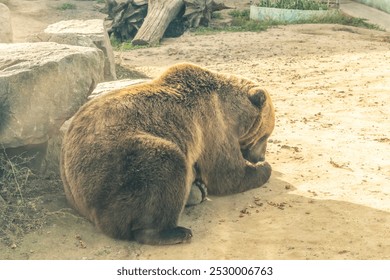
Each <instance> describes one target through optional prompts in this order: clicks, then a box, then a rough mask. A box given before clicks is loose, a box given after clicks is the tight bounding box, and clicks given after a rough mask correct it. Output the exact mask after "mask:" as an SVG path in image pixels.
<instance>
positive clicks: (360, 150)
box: [0, 0, 390, 259]
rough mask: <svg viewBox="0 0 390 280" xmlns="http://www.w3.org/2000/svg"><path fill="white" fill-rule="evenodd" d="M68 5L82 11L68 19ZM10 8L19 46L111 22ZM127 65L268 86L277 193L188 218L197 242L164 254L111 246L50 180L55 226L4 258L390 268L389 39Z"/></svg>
mask: <svg viewBox="0 0 390 280" xmlns="http://www.w3.org/2000/svg"><path fill="white" fill-rule="evenodd" d="M3 1H5V0H3ZM15 2H16V3H15ZM64 2H71V3H75V4H76V5H77V8H76V9H75V10H65V11H60V10H58V9H56V7H58V6H59V5H60V4H61V3H64ZM226 2H229V3H231V4H233V5H237V3H239V2H243V1H226ZM9 7H10V9H11V11H12V16H13V23H14V35H15V41H17V42H22V41H23V40H24V39H25V38H26V37H27V36H28V35H29V34H32V33H35V32H40V31H42V30H43V29H44V28H45V27H46V26H47V25H48V24H50V23H53V22H56V21H59V20H63V19H71V18H84V19H86V18H91V17H95V18H96V17H100V18H104V15H102V14H101V13H99V12H98V6H97V4H96V1H61V0H58V1H55V0H36V1H27V0H22V1H9ZM239 7H240V8H243V6H242V4H241V5H240V6H239ZM116 57H117V59H118V63H120V64H121V65H122V66H123V67H128V68H129V69H131V70H132V71H137V72H140V73H143V74H145V75H147V76H150V77H155V76H156V75H158V74H159V73H161V72H162V71H164V69H165V68H167V67H168V66H170V65H172V64H174V63H177V62H184V61H187V62H193V63H196V64H199V65H201V66H206V67H208V68H210V69H212V70H217V71H222V72H229V73H234V74H238V75H242V76H245V77H248V78H251V79H254V80H256V81H258V82H260V83H261V84H263V85H264V87H265V88H267V89H268V90H269V91H270V93H271V95H272V97H273V100H274V104H275V107H276V116H277V124H276V128H275V131H274V133H273V135H272V137H271V140H270V143H269V148H268V154H267V160H268V161H269V162H270V163H271V164H272V166H273V170H274V172H273V175H272V177H271V179H270V181H269V183H267V184H266V185H265V186H264V187H262V188H258V189H255V190H252V191H248V192H245V193H241V194H237V195H233V196H226V197H211V199H212V201H206V202H204V203H202V204H200V205H197V206H195V207H191V208H186V209H185V210H184V213H183V214H182V218H181V221H180V225H183V226H186V227H190V228H191V229H192V230H193V233H194V237H193V240H192V242H191V243H190V244H183V245H176V246H163V247H156V246H145V245H140V244H137V243H135V242H129V241H118V240H113V239H111V238H109V237H106V236H105V235H103V234H102V233H100V232H99V231H97V230H96V229H95V228H94V227H93V225H92V224H90V223H89V222H88V221H86V220H85V219H83V218H82V217H80V216H79V215H78V214H77V213H76V212H75V211H73V210H72V209H70V208H69V206H68V205H67V203H66V200H65V197H64V194H63V191H62V189H61V186H60V184H58V181H56V179H51V180H46V181H45V180H42V184H52V185H51V186H52V187H51V188H50V190H48V191H47V189H48V188H47V187H48V185H46V186H45V187H42V189H43V190H45V192H44V193H42V194H41V197H42V199H41V200H39V202H37V203H38V204H39V207H41V208H42V209H45V211H46V212H45V213H46V215H45V219H46V220H45V223H42V225H41V226H40V227H39V228H36V229H35V230H32V231H31V232H30V233H28V234H26V235H24V236H23V237H20V238H17V239H16V240H14V241H13V243H12V244H9V243H8V244H6V243H1V244H0V259H389V258H390V122H389V119H390V110H389V103H390V67H389V65H390V34H389V33H385V32H380V31H372V30H365V29H359V28H353V27H347V26H339V25H290V26H279V27H275V28H271V29H269V30H268V31H266V32H261V33H223V32H222V33H218V34H212V35H194V34H193V33H186V34H185V35H183V36H182V37H180V38H175V39H165V40H163V41H162V43H161V45H160V46H159V47H155V48H146V49H138V50H132V51H127V52H121V53H119V52H117V53H116ZM37 207H38V206H37ZM39 207H38V208H39ZM167 207H168V206H167ZM26 222H28V221H26Z"/></svg>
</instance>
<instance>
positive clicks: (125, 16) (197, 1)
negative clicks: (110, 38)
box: [105, 0, 230, 45]
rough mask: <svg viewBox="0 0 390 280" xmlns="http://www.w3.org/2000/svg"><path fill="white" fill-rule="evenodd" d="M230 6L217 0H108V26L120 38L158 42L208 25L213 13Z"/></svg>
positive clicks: (138, 41)
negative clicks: (187, 30)
mask: <svg viewBox="0 0 390 280" xmlns="http://www.w3.org/2000/svg"><path fill="white" fill-rule="evenodd" d="M223 9H230V7H227V6H225V5H224V4H223V3H216V2H215V1H214V0H149V1H148V0H127V1H125V2H121V3H119V4H118V3H117V2H116V0H106V8H105V10H106V12H107V13H108V19H110V20H112V23H111V27H110V28H109V29H108V33H109V35H111V34H114V36H115V37H116V38H118V39H119V40H120V41H126V40H128V39H131V38H133V40H132V44H133V45H156V44H158V43H159V42H160V40H161V38H162V37H178V36H180V35H181V34H183V33H184V31H185V29H186V28H196V27H199V26H200V25H203V26H208V25H209V22H210V21H211V17H212V13H213V12H215V11H221V10H223Z"/></svg>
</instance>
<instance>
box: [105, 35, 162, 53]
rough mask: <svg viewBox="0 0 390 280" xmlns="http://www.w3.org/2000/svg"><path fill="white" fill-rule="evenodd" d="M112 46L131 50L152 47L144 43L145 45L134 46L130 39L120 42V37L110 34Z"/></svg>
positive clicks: (121, 49) (117, 48)
mask: <svg viewBox="0 0 390 280" xmlns="http://www.w3.org/2000/svg"><path fill="white" fill-rule="evenodd" d="M110 41H111V46H112V47H113V48H114V50H116V51H131V50H137V49H145V48H150V47H151V46H149V45H143V46H138V45H136V46H134V45H133V44H132V43H131V42H130V41H125V42H120V41H119V39H117V38H116V37H115V36H113V35H111V36H110ZM153 47H155V46H153Z"/></svg>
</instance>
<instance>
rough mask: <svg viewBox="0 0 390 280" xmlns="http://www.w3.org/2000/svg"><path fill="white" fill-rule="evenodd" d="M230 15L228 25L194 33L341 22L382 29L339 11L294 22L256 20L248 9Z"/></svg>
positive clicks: (197, 30)
mask: <svg viewBox="0 0 390 280" xmlns="http://www.w3.org/2000/svg"><path fill="white" fill-rule="evenodd" d="M229 15H230V16H231V17H232V22H231V24H230V26H227V27H199V28H197V29H196V30H194V33H195V34H196V35H207V34H214V33H218V32H221V31H225V32H260V31H265V30H267V29H268V28H269V27H272V26H277V25H288V24H341V25H348V26H355V27H361V28H367V29H375V30H382V29H381V28H380V27H379V26H378V25H375V24H371V23H368V22H367V21H366V20H365V19H362V18H354V17H351V16H348V15H345V14H343V13H341V12H339V11H335V12H334V13H330V14H329V15H326V16H322V17H317V18H312V19H310V20H300V21H296V22H292V23H291V22H281V21H274V20H267V21H256V20H251V19H250V18H249V10H243V11H239V10H233V11H231V12H230V13H229Z"/></svg>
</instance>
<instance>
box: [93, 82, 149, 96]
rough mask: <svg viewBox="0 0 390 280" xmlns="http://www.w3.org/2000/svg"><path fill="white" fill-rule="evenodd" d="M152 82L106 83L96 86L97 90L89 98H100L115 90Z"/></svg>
mask: <svg viewBox="0 0 390 280" xmlns="http://www.w3.org/2000/svg"><path fill="white" fill-rule="evenodd" d="M147 81H150V79H135V80H132V79H123V80H118V81H112V82H105V83H100V84H98V85H97V86H96V88H95V89H94V90H93V92H92V93H91V95H90V96H88V99H92V98H95V97H98V96H100V95H104V94H106V93H109V92H111V91H113V90H117V89H121V88H125V87H128V86H131V85H136V84H140V83H144V82H147Z"/></svg>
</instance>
